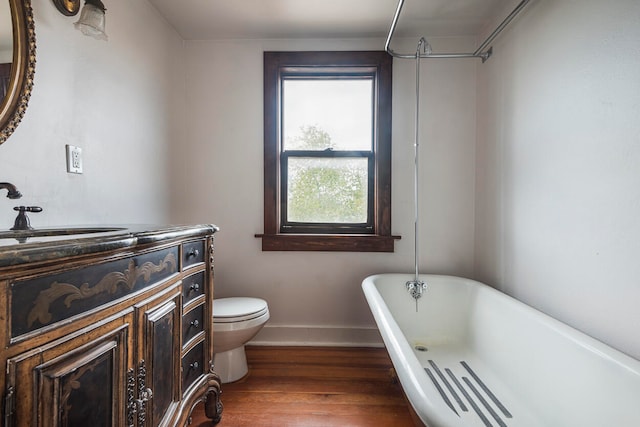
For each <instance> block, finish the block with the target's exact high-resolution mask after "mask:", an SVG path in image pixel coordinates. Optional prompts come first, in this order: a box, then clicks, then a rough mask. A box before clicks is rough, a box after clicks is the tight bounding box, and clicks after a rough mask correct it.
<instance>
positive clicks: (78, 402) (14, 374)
mask: <svg viewBox="0 0 640 427" xmlns="http://www.w3.org/2000/svg"><path fill="white" fill-rule="evenodd" d="M130 317H131V316H129V320H131V318H130ZM129 334H130V326H129V323H125V324H124V325H123V324H120V325H111V327H109V326H107V327H101V328H96V329H94V330H91V331H80V332H79V333H77V334H72V335H71V336H69V337H64V338H62V339H60V340H57V341H54V342H52V343H51V344H49V345H46V346H44V347H42V348H38V349H36V350H32V351H29V352H27V353H24V354H21V355H18V356H16V357H13V358H10V359H9V360H7V372H8V384H9V387H8V391H9V393H7V398H8V399H9V400H10V401H9V402H6V404H7V405H8V407H7V408H6V409H7V414H5V416H8V417H7V419H5V425H7V426H38V427H71V426H91V427H117V426H127V425H129V424H128V423H127V414H126V408H127V348H128V339H129Z"/></svg>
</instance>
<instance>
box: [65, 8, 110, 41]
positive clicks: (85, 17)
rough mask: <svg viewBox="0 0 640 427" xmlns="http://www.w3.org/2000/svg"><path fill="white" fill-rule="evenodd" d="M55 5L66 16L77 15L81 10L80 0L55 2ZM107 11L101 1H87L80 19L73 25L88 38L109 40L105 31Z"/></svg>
mask: <svg viewBox="0 0 640 427" xmlns="http://www.w3.org/2000/svg"><path fill="white" fill-rule="evenodd" d="M53 4H54V5H55V6H56V8H57V9H58V10H59V11H60V13H62V14H63V15H66V16H74V15H77V14H78V11H79V10H80V0H53ZM106 10H107V9H106V8H105V7H104V4H103V3H102V1H101V0H85V2H84V7H83V8H82V12H80V19H78V22H76V23H74V24H73V25H74V26H75V27H76V29H78V30H80V31H82V34H84V35H86V36H91V37H93V38H95V39H98V40H107V33H105V31H104V21H105V19H104V18H105V11H106Z"/></svg>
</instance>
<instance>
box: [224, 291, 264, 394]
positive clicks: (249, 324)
mask: <svg viewBox="0 0 640 427" xmlns="http://www.w3.org/2000/svg"><path fill="white" fill-rule="evenodd" d="M267 320H269V307H268V306H267V302H266V301H265V300H262V299H260V298H246V297H233V298H218V299H214V300H213V352H214V358H213V364H214V369H215V371H216V373H217V374H218V375H220V379H221V380H222V383H223V384H224V383H230V382H233V381H237V380H239V379H240V378H242V377H244V376H245V375H246V374H247V372H249V368H248V367H247V356H246V355H245V352H244V345H245V344H246V343H247V342H249V341H250V340H251V339H252V338H253V337H255V336H256V334H257V333H258V332H260V329H262V327H263V326H264V324H265V323H266V322H267Z"/></svg>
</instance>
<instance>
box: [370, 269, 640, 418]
mask: <svg viewBox="0 0 640 427" xmlns="http://www.w3.org/2000/svg"><path fill="white" fill-rule="evenodd" d="M413 279H414V276H413V275H409V274H380V275H375V276H370V277H367V278H366V279H365V280H364V281H363V282H362V287H363V290H364V293H365V296H366V298H367V301H368V303H369V306H370V308H371V311H372V313H373V316H374V318H375V320H376V323H377V325H378V328H379V330H380V333H381V335H382V337H383V340H384V343H385V346H386V348H387V351H388V352H389V355H390V357H391V360H392V362H393V365H394V368H395V370H396V372H397V375H398V378H399V380H400V383H401V385H402V388H403V389H404V391H405V394H406V396H407V398H408V400H409V401H410V402H411V405H412V407H413V408H414V410H415V412H416V414H417V415H418V417H419V418H420V419H421V421H422V422H423V423H424V424H425V425H427V426H429V427H441V426H460V427H469V426H535V427H540V426H551V427H573V426H575V427H588V426H593V427H608V426H611V427H638V426H640V361H638V360H636V359H633V358H631V357H629V356H626V355H625V354H623V353H621V352H619V351H617V350H614V349H612V348H611V347H608V346H606V345H605V344H603V343H601V342H599V341H596V340H595V339H593V338H591V337H589V336H587V335H585V334H583V333H581V332H579V331H577V330H575V329H573V328H571V327H569V326H567V325H565V324H563V323H561V322H558V321H557V320H555V319H553V318H551V317H549V316H547V315H545V314H543V313H541V312H539V311H536V310H535V309H533V308H531V307H529V306H527V305H525V304H523V303H521V302H519V301H517V300H515V299H513V298H511V297H509V296H507V295H505V294H503V293H501V292H499V291H497V290H495V289H493V288H491V287H489V286H486V285H484V284H482V283H479V282H475V281H473V280H469V279H463V278H458V277H451V276H435V275H421V276H420V280H423V281H425V282H426V283H427V285H428V288H427V290H426V291H425V292H424V294H423V295H422V298H420V299H419V300H418V309H417V312H416V303H415V300H414V299H413V298H412V297H411V296H410V295H409V293H408V292H407V291H406V289H405V282H407V281H408V280H413ZM639 334H640V331H639Z"/></svg>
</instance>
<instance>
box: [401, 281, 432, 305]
mask: <svg viewBox="0 0 640 427" xmlns="http://www.w3.org/2000/svg"><path fill="white" fill-rule="evenodd" d="M405 286H406V287H407V291H409V294H410V295H411V296H412V297H413V299H415V300H416V302H417V300H418V299H419V298H420V297H422V294H423V293H424V291H426V290H427V284H426V283H424V282H421V281H420V280H418V279H417V278H416V280H409V281H408V282H407V283H405Z"/></svg>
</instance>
